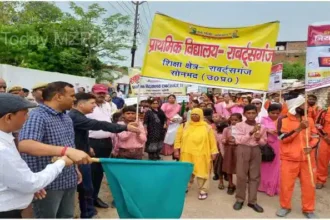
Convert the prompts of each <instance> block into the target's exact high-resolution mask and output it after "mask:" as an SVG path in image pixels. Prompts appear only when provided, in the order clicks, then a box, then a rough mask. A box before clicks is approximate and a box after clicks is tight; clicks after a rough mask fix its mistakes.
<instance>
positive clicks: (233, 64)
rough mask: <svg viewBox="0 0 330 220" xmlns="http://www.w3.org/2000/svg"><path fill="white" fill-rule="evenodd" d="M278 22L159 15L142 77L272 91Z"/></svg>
mask: <svg viewBox="0 0 330 220" xmlns="http://www.w3.org/2000/svg"><path fill="white" fill-rule="evenodd" d="M278 31H279V22H270V23H265V24H261V25H255V26H250V27H240V28H210V27H202V26H197V25H194V24H189V23H186V22H183V21H180V20H177V19H174V18H171V17H168V16H166V15H162V14H156V15H155V17H154V21H153V24H152V28H151V32H150V38H149V42H148V46H147V50H146V54H145V59H144V65H143V67H142V72H141V75H142V76H143V77H148V78H155V79H165V80H171V81H179V82H183V83H191V84H200V85H207V86H212V87H225V88H233V89H235V88H236V89H247V90H261V91H267V90H268V84H269V77H270V72H271V67H272V61H273V58H274V56H275V49H274V48H275V44H276V40H277V35H278Z"/></svg>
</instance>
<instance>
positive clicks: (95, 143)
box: [89, 138, 112, 200]
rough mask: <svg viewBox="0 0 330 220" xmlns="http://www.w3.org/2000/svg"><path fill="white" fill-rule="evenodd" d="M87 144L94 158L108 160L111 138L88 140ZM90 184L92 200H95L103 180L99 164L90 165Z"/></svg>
mask: <svg viewBox="0 0 330 220" xmlns="http://www.w3.org/2000/svg"><path fill="white" fill-rule="evenodd" d="M89 144H90V146H91V148H93V150H94V153H95V157H97V158H109V157H110V154H111V151H112V141H111V138H107V139H93V138H90V139H89ZM91 168H92V182H93V188H94V193H93V198H94V199H95V200H96V199H97V198H98V195H99V192H100V188H101V183H102V180H103V168H102V165H101V163H92V165H91Z"/></svg>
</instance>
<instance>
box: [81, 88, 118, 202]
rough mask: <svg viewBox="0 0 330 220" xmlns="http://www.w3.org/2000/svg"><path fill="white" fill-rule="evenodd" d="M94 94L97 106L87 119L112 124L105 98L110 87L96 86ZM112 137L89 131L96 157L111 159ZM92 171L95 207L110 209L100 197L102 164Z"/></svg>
mask: <svg viewBox="0 0 330 220" xmlns="http://www.w3.org/2000/svg"><path fill="white" fill-rule="evenodd" d="M92 93H93V95H94V96H95V97H96V104H97V106H96V107H95V108H94V110H93V113H91V114H87V115H86V117H88V118H90V119H95V120H99V121H106V122H111V116H112V109H111V106H110V104H109V103H108V102H106V101H105V96H106V95H107V94H108V87H107V86H106V85H103V84H95V85H94V86H93V88H92ZM112 136H113V134H112V133H110V132H106V131H102V130H100V131H89V143H90V147H91V149H93V151H94V154H95V157H97V158H100V157H103V158H108V157H110V154H111V151H112V140H111V138H112ZM91 169H92V182H93V188H94V193H93V194H94V195H93V198H94V205H95V206H96V207H99V208H109V205H108V204H106V203H105V202H103V201H102V200H101V199H100V198H99V197H98V194H99V191H100V187H101V183H102V179H103V168H102V165H101V164H100V163H93V164H92V165H91Z"/></svg>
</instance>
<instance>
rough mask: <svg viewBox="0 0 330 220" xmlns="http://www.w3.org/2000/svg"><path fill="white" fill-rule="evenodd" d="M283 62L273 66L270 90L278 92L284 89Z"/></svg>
mask: <svg viewBox="0 0 330 220" xmlns="http://www.w3.org/2000/svg"><path fill="white" fill-rule="evenodd" d="M282 75H283V64H282V63H279V64H276V65H273V66H272V72H271V74H270V79H269V86H268V91H269V92H277V91H280V90H281V89H282Z"/></svg>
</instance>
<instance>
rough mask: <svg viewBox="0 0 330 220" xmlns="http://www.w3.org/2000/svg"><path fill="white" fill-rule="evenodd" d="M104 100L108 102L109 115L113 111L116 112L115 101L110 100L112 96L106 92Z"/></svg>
mask: <svg viewBox="0 0 330 220" xmlns="http://www.w3.org/2000/svg"><path fill="white" fill-rule="evenodd" d="M105 101H106V102H108V103H109V104H110V109H111V115H113V114H114V113H116V112H117V111H118V108H117V105H116V104H115V103H113V102H112V97H111V95H109V94H107V95H106V96H105Z"/></svg>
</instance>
